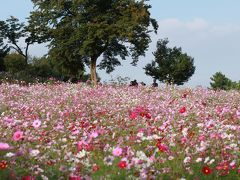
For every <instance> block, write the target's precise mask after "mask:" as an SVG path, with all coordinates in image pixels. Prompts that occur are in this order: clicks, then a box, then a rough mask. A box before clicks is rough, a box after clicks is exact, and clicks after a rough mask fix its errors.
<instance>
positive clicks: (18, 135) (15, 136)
mask: <svg viewBox="0 0 240 180" xmlns="http://www.w3.org/2000/svg"><path fill="white" fill-rule="evenodd" d="M22 138H23V132H22V131H16V132H15V133H14V134H13V140H14V141H19V140H21V139H22Z"/></svg>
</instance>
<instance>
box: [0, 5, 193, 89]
mask: <svg viewBox="0 0 240 180" xmlns="http://www.w3.org/2000/svg"><path fill="white" fill-rule="evenodd" d="M32 2H33V4H34V7H35V8H34V10H33V11H32V12H31V14H30V16H29V17H28V18H27V19H28V22H27V24H25V23H21V22H19V20H18V19H17V18H16V17H13V16H11V17H10V18H9V19H7V20H5V21H0V40H1V41H0V43H1V44H0V45H1V46H0V71H2V72H7V73H9V74H10V75H17V76H19V77H20V76H24V75H26V76H28V77H34V78H35V77H38V78H42V79H44V78H49V77H55V78H57V79H60V80H73V79H76V80H83V79H86V77H87V78H90V79H91V81H92V83H93V84H94V85H96V84H97V81H98V79H99V78H98V77H97V72H96V70H97V68H99V69H105V70H106V72H107V73H110V72H112V71H113V70H114V69H115V67H116V66H119V65H121V60H125V59H126V58H127V57H129V56H130V57H131V58H132V62H131V64H132V65H134V66H136V65H137V62H138V59H139V57H140V56H144V55H145V52H146V50H148V47H149V43H150V42H151V38H150V33H151V32H154V33H157V29H158V24H157V21H156V20H155V19H153V18H151V15H150V11H149V10H150V8H151V6H150V5H149V4H147V0H141V1H137V0H117V1H115V0H94V1H93V0H82V1H78V0H72V1H68V0H62V1H59V0H51V1H48V0H32ZM4 40H5V41H4ZM20 40H21V41H22V40H24V41H25V47H21V46H20V44H19V42H20ZM45 42H48V43H49V52H48V54H47V55H46V56H44V57H41V58H34V57H31V56H30V55H29V46H31V45H33V44H34V43H45ZM4 43H6V44H4ZM167 44H168V40H167V39H164V40H161V39H160V40H159V41H158V42H157V47H156V51H155V52H154V53H153V55H154V57H155V59H154V60H153V61H152V63H149V64H147V66H146V67H145V68H144V69H145V71H146V74H147V75H149V76H151V77H152V78H153V79H155V80H159V81H160V82H163V83H167V84H176V85H182V84H184V83H185V82H187V81H188V80H189V78H190V77H191V76H192V75H193V74H194V72H195V66H194V59H193V58H192V57H191V56H189V55H187V54H186V53H183V52H182V49H181V48H177V47H173V48H170V47H167ZM86 67H89V69H90V75H89V76H88V75H86Z"/></svg>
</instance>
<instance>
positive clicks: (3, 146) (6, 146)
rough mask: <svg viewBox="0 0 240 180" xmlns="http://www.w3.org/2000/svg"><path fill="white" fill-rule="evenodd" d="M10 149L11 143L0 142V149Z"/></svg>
mask: <svg viewBox="0 0 240 180" xmlns="http://www.w3.org/2000/svg"><path fill="white" fill-rule="evenodd" d="M8 149H10V146H9V144H7V143H2V142H0V151H1V150H8Z"/></svg>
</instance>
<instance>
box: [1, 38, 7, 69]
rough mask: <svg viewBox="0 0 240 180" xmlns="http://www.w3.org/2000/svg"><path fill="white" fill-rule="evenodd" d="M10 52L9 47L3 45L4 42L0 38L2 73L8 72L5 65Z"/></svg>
mask: <svg viewBox="0 0 240 180" xmlns="http://www.w3.org/2000/svg"><path fill="white" fill-rule="evenodd" d="M8 51H9V48H8V46H7V45H4V44H3V40H2V38H1V37H0V72H1V71H5V70H6V68H5V65H4V57H5V56H6V55H7V53H8Z"/></svg>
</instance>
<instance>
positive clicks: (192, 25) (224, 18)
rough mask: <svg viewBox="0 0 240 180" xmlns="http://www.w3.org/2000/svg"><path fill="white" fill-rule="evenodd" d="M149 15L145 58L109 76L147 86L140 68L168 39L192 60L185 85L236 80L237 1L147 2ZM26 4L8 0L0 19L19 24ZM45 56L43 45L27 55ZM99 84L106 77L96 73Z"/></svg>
mask: <svg viewBox="0 0 240 180" xmlns="http://www.w3.org/2000/svg"><path fill="white" fill-rule="evenodd" d="M148 3H149V4H151V5H152V9H151V13H152V17H154V18H155V19H156V20H157V21H158V22H159V31H158V34H157V35H154V34H152V43H151V44H150V47H149V51H148V52H147V53H146V56H145V57H142V58H140V61H139V63H138V67H132V66H130V65H129V62H130V61H126V62H123V65H122V66H121V67H118V68H117V69H116V70H115V71H114V72H113V73H112V74H111V76H112V77H113V78H116V77H117V76H122V77H126V76H127V77H130V78H131V79H137V80H138V81H144V82H146V83H147V84H150V83H151V82H152V79H151V77H148V76H146V75H145V74H144V71H143V70H142V67H144V66H145V64H147V63H149V62H150V61H151V60H152V59H153V56H152V52H153V51H155V46H156V41H157V40H158V39H160V38H168V39H169V41H170V43H169V46H171V47H173V46H178V47H182V50H183V51H184V52H186V53H187V54H188V55H190V56H192V57H194V60H195V65H196V72H195V74H194V75H193V76H192V78H191V79H190V81H189V82H188V83H187V84H186V86H190V87H195V86H197V85H202V86H205V87H207V86H209V82H210V77H211V76H212V75H213V74H214V73H215V72H217V71H221V72H222V73H224V74H225V75H226V76H227V77H229V78H230V79H232V80H234V81H238V80H240V70H239V67H240V61H239V59H240V46H239V42H240V12H239V10H238V9H239V7H240V1H239V0H150V1H149V2H148ZM32 8H33V7H32V3H31V1H30V0H26V1H22V0H8V1H5V2H4V3H2V4H1V6H0V19H1V20H5V19H6V18H7V17H9V16H10V15H13V16H16V17H18V18H19V19H21V20H24V18H25V17H27V16H28V15H29V11H30V10H32ZM46 52H47V49H46V48H45V47H44V46H43V45H34V46H33V47H31V49H30V53H31V55H35V56H41V55H43V54H44V53H46ZM99 74H100V76H101V78H102V80H103V81H104V80H105V81H107V80H109V79H110V75H107V74H106V73H104V72H103V71H99Z"/></svg>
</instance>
